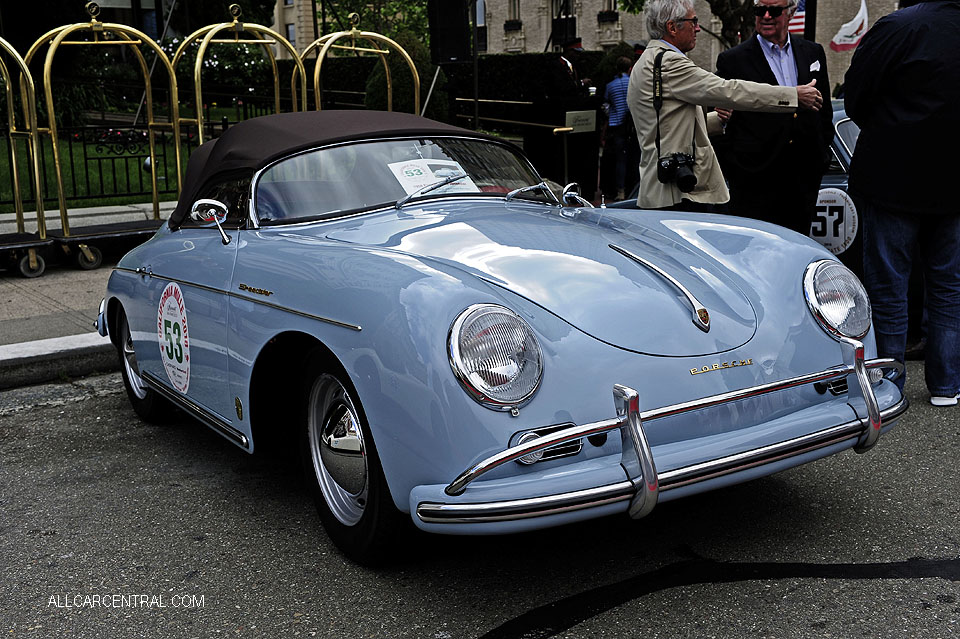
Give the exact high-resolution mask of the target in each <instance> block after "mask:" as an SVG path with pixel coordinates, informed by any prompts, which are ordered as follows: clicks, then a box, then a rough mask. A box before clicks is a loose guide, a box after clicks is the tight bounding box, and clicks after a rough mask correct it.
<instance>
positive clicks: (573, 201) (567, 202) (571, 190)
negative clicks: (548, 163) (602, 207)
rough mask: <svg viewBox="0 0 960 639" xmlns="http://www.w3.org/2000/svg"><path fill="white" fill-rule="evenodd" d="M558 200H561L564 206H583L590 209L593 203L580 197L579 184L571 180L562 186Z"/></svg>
mask: <svg viewBox="0 0 960 639" xmlns="http://www.w3.org/2000/svg"><path fill="white" fill-rule="evenodd" d="M560 201H561V202H563V205H564V206H585V207H588V208H591V209H592V208H593V204H591V203H590V202H588V201H587V200H586V199H584V198H583V197H581V195H580V185H579V184H577V183H576V182H571V183H570V184H568V185H566V186H565V187H563V194H562V195H561V196H560Z"/></svg>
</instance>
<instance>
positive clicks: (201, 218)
mask: <svg viewBox="0 0 960 639" xmlns="http://www.w3.org/2000/svg"><path fill="white" fill-rule="evenodd" d="M190 219H191V220H193V221H194V222H201V223H207V224H209V223H211V222H213V223H214V224H216V225H217V230H218V231H220V238H221V241H222V242H223V244H224V245H227V244H229V243H230V236H229V235H227V234H226V233H225V232H224V230H223V226H221V225H222V224H223V223H224V222H226V220H227V205H226V204H224V203H223V202H221V201H219V200H197V201H196V202H194V203H193V207H192V208H191V209H190Z"/></svg>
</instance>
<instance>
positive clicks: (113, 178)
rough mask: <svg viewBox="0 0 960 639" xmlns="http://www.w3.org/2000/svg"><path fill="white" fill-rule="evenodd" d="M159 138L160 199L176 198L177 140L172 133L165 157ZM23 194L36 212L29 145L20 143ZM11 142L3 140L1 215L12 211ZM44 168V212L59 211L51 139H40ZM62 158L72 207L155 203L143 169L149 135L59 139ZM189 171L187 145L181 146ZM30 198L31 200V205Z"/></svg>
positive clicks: (0, 149) (0, 144)
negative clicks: (175, 143) (85, 139)
mask: <svg viewBox="0 0 960 639" xmlns="http://www.w3.org/2000/svg"><path fill="white" fill-rule="evenodd" d="M160 137H161V135H160V134H158V135H157V139H158V142H157V154H158V158H157V162H158V167H159V168H158V185H157V188H158V190H159V191H160V199H161V201H166V200H174V199H176V189H177V174H176V156H175V153H174V148H173V143H172V136H171V135H169V134H167V135H166V136H165V138H166V145H165V153H164V145H162V144H160V140H159V139H160ZM15 143H16V144H17V147H16V148H17V160H18V167H19V175H20V193H21V196H22V197H23V198H24V208H25V209H27V210H33V209H34V208H35V206H34V204H33V202H32V195H31V193H32V189H31V188H30V184H32V178H31V177H30V172H29V171H28V166H29V163H28V159H27V145H26V142H25V141H23V140H17V141H16V142H15ZM9 144H10V142H9V140H8V139H7V138H6V137H2V138H0V212H2V213H9V212H13V211H14V210H15V209H14V204H13V184H12V177H11V170H10V149H9ZM41 147H42V155H41V167H42V169H41V170H42V173H43V176H44V180H45V185H46V186H45V189H44V193H45V198H44V202H45V208H46V209H47V210H52V209H55V208H57V188H56V187H57V182H56V172H55V169H54V167H55V164H54V161H53V149H52V146H51V143H50V138H49V137H48V136H43V139H42V141H41ZM59 147H60V160H61V169H62V180H63V188H64V194H65V196H66V199H67V206H68V207H86V206H102V205H107V204H126V203H135V202H149V201H150V200H151V199H152V195H151V184H150V173H149V171H147V170H145V169H144V166H143V161H144V158H145V157H146V156H147V155H148V154H149V146H148V144H147V138H146V136H138V137H137V138H134V139H132V140H131V139H125V138H124V136H122V135H115V136H111V135H109V134H108V135H106V136H104V137H103V138H102V139H99V140H88V141H86V142H84V141H82V140H81V139H80V138H79V137H76V136H72V135H66V134H62V135H60V145H59ZM181 153H182V157H183V167H184V171H185V170H186V157H187V147H186V144H184V145H183V146H182V148H181ZM28 200H30V201H28Z"/></svg>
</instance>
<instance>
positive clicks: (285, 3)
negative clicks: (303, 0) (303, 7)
mask: <svg viewBox="0 0 960 639" xmlns="http://www.w3.org/2000/svg"><path fill="white" fill-rule="evenodd" d="M283 6H285V7H292V6H293V0H283Z"/></svg>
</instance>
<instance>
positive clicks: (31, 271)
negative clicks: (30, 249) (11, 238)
mask: <svg viewBox="0 0 960 639" xmlns="http://www.w3.org/2000/svg"><path fill="white" fill-rule="evenodd" d="M17 267H18V268H19V269H20V275H23V276H24V277H27V278H34V277H40V276H41V275H43V272H44V271H45V270H46V269H47V264H46V262H44V261H43V258H42V257H40V256H39V255H38V256H37V268H30V256H29V255H24V256H23V257H21V258H20V262H19V263H18V264H17Z"/></svg>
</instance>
